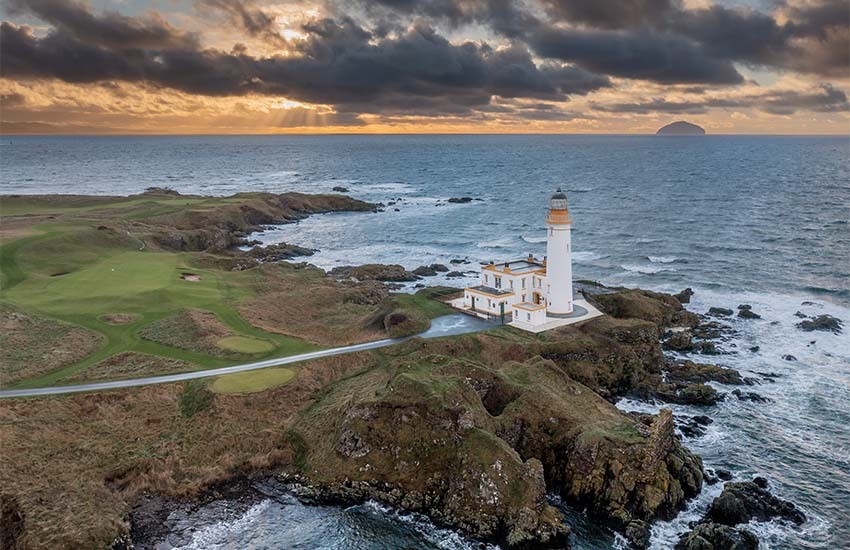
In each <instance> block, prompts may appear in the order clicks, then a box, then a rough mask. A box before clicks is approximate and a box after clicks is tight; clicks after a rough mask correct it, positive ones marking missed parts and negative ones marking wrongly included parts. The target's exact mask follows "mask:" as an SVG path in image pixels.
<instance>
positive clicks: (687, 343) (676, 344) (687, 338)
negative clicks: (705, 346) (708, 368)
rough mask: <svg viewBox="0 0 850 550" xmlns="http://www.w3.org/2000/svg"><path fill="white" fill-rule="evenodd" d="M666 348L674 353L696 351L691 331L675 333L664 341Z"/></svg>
mask: <svg viewBox="0 0 850 550" xmlns="http://www.w3.org/2000/svg"><path fill="white" fill-rule="evenodd" d="M664 347H665V348H666V349H669V350H672V351H680V352H689V351H692V350H693V349H694V343H693V334H691V331H689V330H682V331H679V332H673V333H671V334H670V336H669V337H668V338H667V340H665V341H664Z"/></svg>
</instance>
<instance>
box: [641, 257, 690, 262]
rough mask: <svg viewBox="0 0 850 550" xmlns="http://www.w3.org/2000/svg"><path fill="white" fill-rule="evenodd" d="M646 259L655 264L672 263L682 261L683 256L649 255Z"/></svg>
mask: <svg viewBox="0 0 850 550" xmlns="http://www.w3.org/2000/svg"><path fill="white" fill-rule="evenodd" d="M646 259H647V260H649V261H650V262H652V263H654V264H672V263H676V262H681V261H682V260H681V258H676V257H675V256H647V257H646Z"/></svg>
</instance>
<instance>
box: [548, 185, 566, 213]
mask: <svg viewBox="0 0 850 550" xmlns="http://www.w3.org/2000/svg"><path fill="white" fill-rule="evenodd" d="M549 208H551V209H552V210H566V209H567V195H566V194H565V193H564V192H563V191H561V188H560V187H559V188H558V190H557V191H555V194H554V195H552V198H551V199H549Z"/></svg>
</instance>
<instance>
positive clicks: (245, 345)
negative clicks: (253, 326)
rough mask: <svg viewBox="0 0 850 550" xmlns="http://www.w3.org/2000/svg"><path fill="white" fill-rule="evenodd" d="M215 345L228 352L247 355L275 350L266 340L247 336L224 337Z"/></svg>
mask: <svg viewBox="0 0 850 550" xmlns="http://www.w3.org/2000/svg"><path fill="white" fill-rule="evenodd" d="M216 345H217V346H219V347H220V348H223V349H226V350H229V351H235V352H237V353H245V354H249V355H250V354H258V353H268V352H270V351H272V350H274V348H275V346H274V344H272V343H271V342H269V341H268V340H260V339H259V338H250V337H248V336H225V337H224V338H222V339H220V340H219V341H218V342H216Z"/></svg>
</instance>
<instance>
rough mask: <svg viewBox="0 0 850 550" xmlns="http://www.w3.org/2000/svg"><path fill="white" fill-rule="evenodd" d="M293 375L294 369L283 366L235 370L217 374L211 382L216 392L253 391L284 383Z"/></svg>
mask: <svg viewBox="0 0 850 550" xmlns="http://www.w3.org/2000/svg"><path fill="white" fill-rule="evenodd" d="M294 377H295V371H293V370H292V369H288V368H285V367H276V368H269V369H258V370H252V371H247V372H236V373H233V374H225V375H224V376H219V377H217V378H216V379H215V381H214V382H213V383H212V388H211V389H212V391H214V392H216V393H253V392H258V391H263V390H267V389H269V388H274V387H276V386H280V385H282V384H286V383H287V382H289V381H290V380H292V379H293V378H294Z"/></svg>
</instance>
